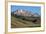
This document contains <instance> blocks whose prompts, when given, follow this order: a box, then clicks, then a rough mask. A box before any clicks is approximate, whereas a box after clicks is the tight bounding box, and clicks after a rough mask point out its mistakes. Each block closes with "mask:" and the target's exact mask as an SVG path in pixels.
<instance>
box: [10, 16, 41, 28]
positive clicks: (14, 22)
mask: <svg viewBox="0 0 46 34" xmlns="http://www.w3.org/2000/svg"><path fill="white" fill-rule="evenodd" d="M40 25H41V24H40V23H37V24H36V23H33V22H31V21H26V20H22V19H20V18H16V17H14V16H11V28H28V27H40Z"/></svg>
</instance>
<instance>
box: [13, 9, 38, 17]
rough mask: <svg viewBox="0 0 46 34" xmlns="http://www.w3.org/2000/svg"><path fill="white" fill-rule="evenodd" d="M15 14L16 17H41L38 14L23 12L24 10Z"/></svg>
mask: <svg viewBox="0 0 46 34" xmlns="http://www.w3.org/2000/svg"><path fill="white" fill-rule="evenodd" d="M13 13H14V15H15V14H16V15H21V16H34V17H37V16H39V14H37V13H33V12H31V11H27V10H22V9H20V10H16V11H14V12H13Z"/></svg>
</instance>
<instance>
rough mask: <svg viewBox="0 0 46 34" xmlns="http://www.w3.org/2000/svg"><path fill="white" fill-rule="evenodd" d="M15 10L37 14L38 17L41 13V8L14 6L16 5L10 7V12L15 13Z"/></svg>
mask: <svg viewBox="0 0 46 34" xmlns="http://www.w3.org/2000/svg"><path fill="white" fill-rule="evenodd" d="M17 9H23V10H28V11H32V12H33V13H38V14H39V15H40V13H41V7H40V6H16V5H11V11H16V10H17Z"/></svg>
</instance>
